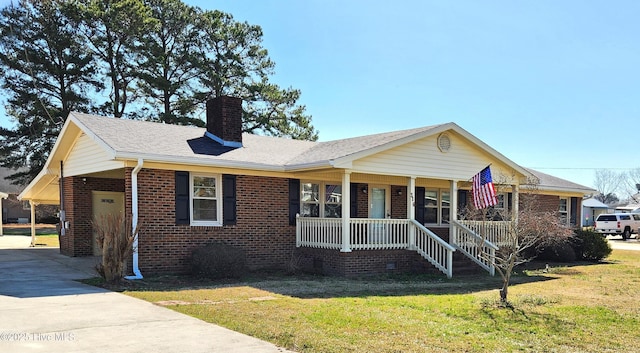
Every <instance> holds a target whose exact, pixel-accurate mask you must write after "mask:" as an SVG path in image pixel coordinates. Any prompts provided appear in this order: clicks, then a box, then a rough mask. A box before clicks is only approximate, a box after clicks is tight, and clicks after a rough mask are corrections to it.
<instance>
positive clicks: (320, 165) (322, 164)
mask: <svg viewBox="0 0 640 353" xmlns="http://www.w3.org/2000/svg"><path fill="white" fill-rule="evenodd" d="M334 167H335V166H334V164H333V163H332V161H327V160H324V161H318V162H313V163H302V164H293V165H287V166H285V167H284V170H285V171H287V172H302V171H306V170H315V169H326V168H334Z"/></svg>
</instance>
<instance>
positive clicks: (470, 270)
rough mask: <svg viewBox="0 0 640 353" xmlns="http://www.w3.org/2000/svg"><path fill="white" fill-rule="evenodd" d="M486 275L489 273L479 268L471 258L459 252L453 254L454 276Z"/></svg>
mask: <svg viewBox="0 0 640 353" xmlns="http://www.w3.org/2000/svg"><path fill="white" fill-rule="evenodd" d="M475 274H486V275H489V273H488V272H487V271H485V270H484V269H482V268H481V267H480V266H478V265H477V264H476V263H475V262H473V261H472V260H471V259H470V258H468V257H466V256H465V255H464V254H462V253H461V252H459V251H456V252H454V253H453V275H454V276H456V275H475Z"/></svg>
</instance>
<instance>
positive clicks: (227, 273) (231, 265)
mask: <svg viewBox="0 0 640 353" xmlns="http://www.w3.org/2000/svg"><path fill="white" fill-rule="evenodd" d="M245 266H246V257H245V254H244V251H242V249H239V248H237V247H235V246H231V245H228V244H222V243H213V244H208V245H205V246H203V247H200V248H196V249H195V250H193V252H192V253H191V274H193V275H194V276H197V277H203V278H209V279H223V278H239V277H241V276H242V275H243V274H244V272H245Z"/></svg>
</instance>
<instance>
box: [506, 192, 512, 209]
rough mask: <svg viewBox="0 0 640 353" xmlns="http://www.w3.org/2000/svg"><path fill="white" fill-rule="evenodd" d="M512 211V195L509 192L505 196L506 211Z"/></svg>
mask: <svg viewBox="0 0 640 353" xmlns="http://www.w3.org/2000/svg"><path fill="white" fill-rule="evenodd" d="M512 209H513V193H512V192H510V193H509V194H508V196H507V210H508V211H511V210H512Z"/></svg>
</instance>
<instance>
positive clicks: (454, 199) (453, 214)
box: [449, 180, 458, 244]
mask: <svg viewBox="0 0 640 353" xmlns="http://www.w3.org/2000/svg"><path fill="white" fill-rule="evenodd" d="M449 197H450V198H451V199H450V200H449V202H450V204H449V219H450V220H451V221H450V222H449V244H457V242H456V239H455V237H456V232H455V228H454V226H453V221H456V220H458V181H457V180H451V191H450V195H449Z"/></svg>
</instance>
